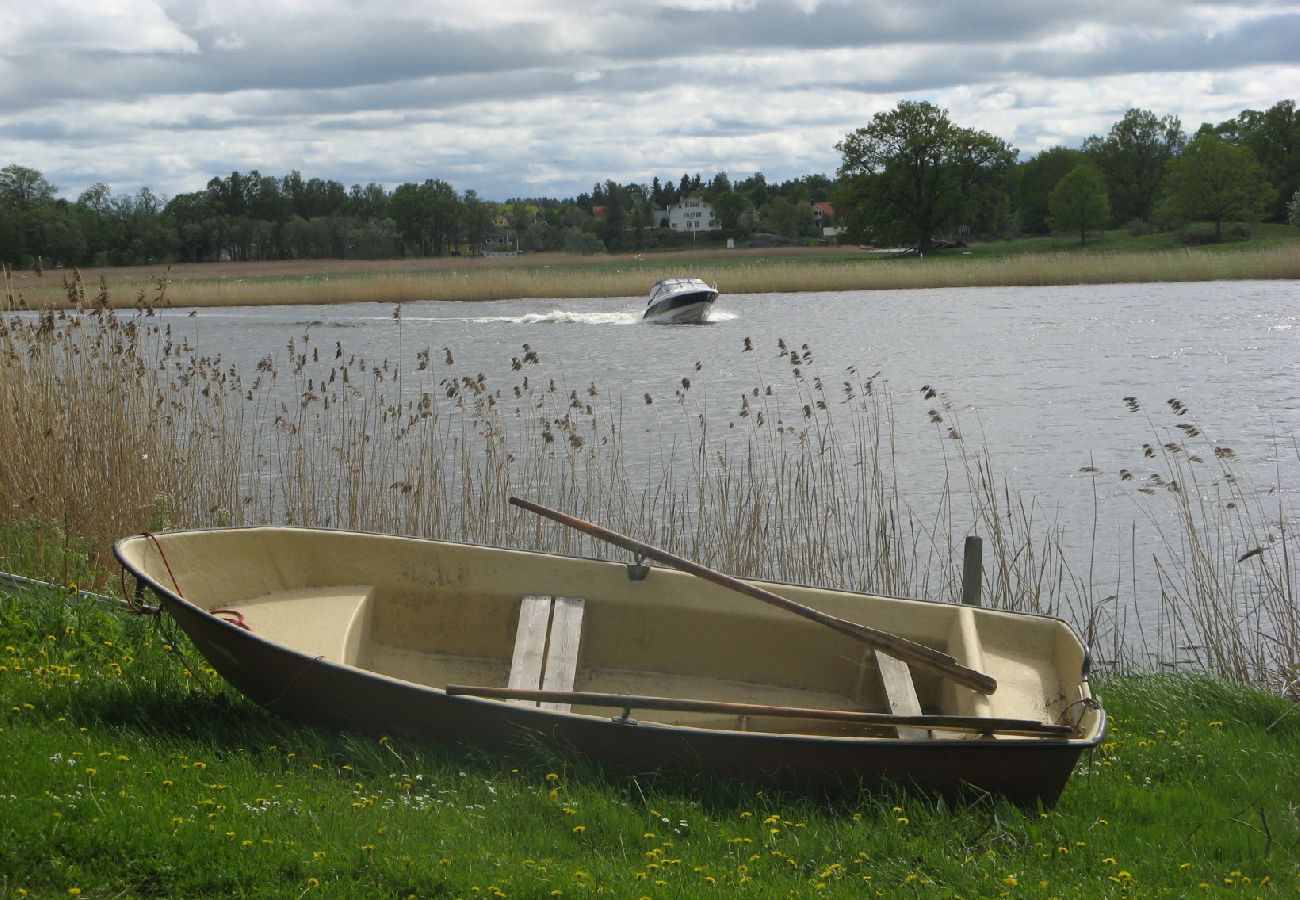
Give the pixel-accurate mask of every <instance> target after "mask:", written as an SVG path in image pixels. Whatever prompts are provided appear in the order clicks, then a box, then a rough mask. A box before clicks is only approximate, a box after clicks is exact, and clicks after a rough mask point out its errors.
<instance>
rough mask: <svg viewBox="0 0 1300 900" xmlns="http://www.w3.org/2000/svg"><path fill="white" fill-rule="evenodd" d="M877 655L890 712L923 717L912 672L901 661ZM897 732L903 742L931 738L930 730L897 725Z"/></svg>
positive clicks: (879, 653)
mask: <svg viewBox="0 0 1300 900" xmlns="http://www.w3.org/2000/svg"><path fill="white" fill-rule="evenodd" d="M872 652H874V653H875V654H876V665H877V666H878V667H879V668H880V685H881V687H882V688H883V689H884V691H885V700H886V701H887V702H888V703H889V711H890V712H891V713H893V714H894V715H896V716H919V715H921V701H920V700H918V699H917V696H916V685H915V684H913V683H912V670H911V669H909V668H908V667H907V663H905V662H903V661H902V660H901V659H895V658H894V657H892V656H888V655H886V654H884V653H881V652H880V651H879V650H875V651H872ZM895 730H896V731H897V732H898V736H899V738H900V739H903V740H913V741H918V740H928V739H929V738H930V737H931V733H930V730H929V729H928V728H911V727H909V726H907V725H897V726H895Z"/></svg>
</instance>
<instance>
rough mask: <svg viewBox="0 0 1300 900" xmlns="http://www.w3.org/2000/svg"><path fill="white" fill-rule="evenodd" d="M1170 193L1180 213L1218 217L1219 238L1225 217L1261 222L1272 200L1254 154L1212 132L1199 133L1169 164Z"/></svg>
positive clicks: (1221, 234)
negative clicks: (1179, 155)
mask: <svg viewBox="0 0 1300 900" xmlns="http://www.w3.org/2000/svg"><path fill="white" fill-rule="evenodd" d="M1166 193H1167V195H1168V199H1169V204H1170V206H1171V208H1172V210H1173V211H1174V212H1175V213H1176V214H1179V215H1182V216H1186V217H1187V218H1189V219H1202V220H1208V221H1210V222H1213V223H1214V239H1215V240H1216V241H1218V240H1221V239H1222V237H1223V223H1224V222H1225V221H1226V220H1229V219H1241V220H1244V221H1248V222H1258V221H1259V220H1260V219H1262V218H1263V217H1264V210H1265V207H1266V206H1267V205H1268V204H1269V203H1271V202H1272V200H1273V187H1272V185H1270V184H1269V181H1268V175H1267V173H1265V171H1264V167H1263V166H1261V165H1260V164H1259V162H1257V161H1256V159H1255V154H1254V153H1252V152H1251V151H1250V150H1249V149H1248V148H1246V147H1241V146H1238V145H1236V144H1232V143H1229V142H1228V141H1225V140H1223V138H1221V137H1219V136H1218V135H1217V134H1215V133H1213V132H1212V131H1207V132H1203V133H1202V134H1201V135H1199V136H1198V137H1197V138H1196V139H1195V140H1194V141H1192V142H1191V143H1190V144H1188V145H1187V149H1186V150H1184V151H1183V155H1182V156H1181V157H1179V158H1178V159H1177V160H1175V161H1174V162H1173V163H1172V164H1171V165H1170V167H1169V178H1168V181H1167V184H1166Z"/></svg>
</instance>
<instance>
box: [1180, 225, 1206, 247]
mask: <svg viewBox="0 0 1300 900" xmlns="http://www.w3.org/2000/svg"><path fill="white" fill-rule="evenodd" d="M1174 240H1175V241H1177V242H1178V243H1180V244H1183V245H1185V246H1188V247H1196V246H1200V245H1202V244H1213V243H1215V237H1214V228H1213V226H1210V225H1188V226H1187V227H1185V228H1182V229H1179V231H1178V233H1177V234H1176V235H1174Z"/></svg>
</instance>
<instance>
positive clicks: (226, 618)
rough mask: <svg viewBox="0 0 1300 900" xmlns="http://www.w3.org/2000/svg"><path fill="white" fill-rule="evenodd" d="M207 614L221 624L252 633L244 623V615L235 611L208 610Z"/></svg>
mask: <svg viewBox="0 0 1300 900" xmlns="http://www.w3.org/2000/svg"><path fill="white" fill-rule="evenodd" d="M208 612H210V613H212V615H214V616H216V617H217V618H218V619H221V620H222V621H223V622H229V623H230V624H231V625H235V626H238V627H239V628H242V629H244V630H245V631H252V630H253V629H251V628H249V627H248V623H247V622H245V621H244V614H243V613H241V612H240V611H239V610H237V609H210V610H208Z"/></svg>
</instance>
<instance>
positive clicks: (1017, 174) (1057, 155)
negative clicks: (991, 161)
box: [1012, 147, 1088, 234]
mask: <svg viewBox="0 0 1300 900" xmlns="http://www.w3.org/2000/svg"><path fill="white" fill-rule="evenodd" d="M1087 159H1088V156H1087V154H1086V153H1084V152H1083V151H1082V150H1072V149H1069V148H1067V147H1052V148H1051V149H1049V150H1044V151H1043V152H1042V153H1040V154H1038V155H1037V156H1035V157H1034V158H1033V159H1031V160H1028V161H1026V162H1023V163H1021V164H1020V165H1018V166H1016V169H1015V171H1014V172H1013V173H1012V193H1013V195H1014V197H1015V202H1016V209H1017V211H1018V212H1019V214H1020V229H1021V230H1022V231H1025V232H1028V233H1029V234H1046V233H1047V232H1048V231H1049V230H1050V226H1049V225H1048V223H1047V217H1048V215H1049V214H1050V212H1051V211H1050V210H1049V209H1048V201H1047V198H1048V195H1049V194H1051V193H1052V190H1053V189H1054V188H1055V187H1056V185H1057V184H1058V183H1059V182H1060V180H1061V179H1062V178H1064V177H1065V176H1066V174H1067V173H1068V172H1070V171H1071V170H1072V169H1074V167H1075V166H1077V165H1079V164H1080V163H1083V162H1086V161H1087Z"/></svg>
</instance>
